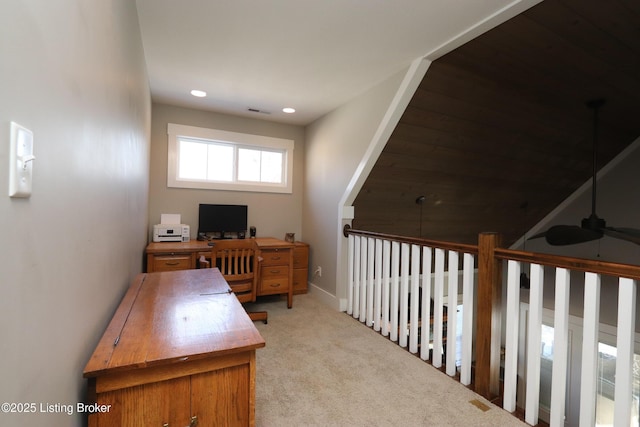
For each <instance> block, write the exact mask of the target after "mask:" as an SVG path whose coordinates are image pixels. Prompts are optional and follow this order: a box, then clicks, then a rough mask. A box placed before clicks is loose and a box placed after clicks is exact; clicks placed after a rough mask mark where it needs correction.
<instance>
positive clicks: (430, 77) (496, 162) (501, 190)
mask: <svg viewBox="0 0 640 427" xmlns="http://www.w3.org/2000/svg"><path fill="white" fill-rule="evenodd" d="M597 97H604V98H606V100H607V103H606V105H605V106H604V107H603V108H602V109H601V111H600V115H599V116H600V126H599V129H600V132H599V138H598V140H599V142H598V144H599V152H598V164H599V166H598V168H600V167H601V166H603V165H605V164H606V163H607V162H609V161H610V160H611V159H612V158H614V157H615V156H616V155H617V154H619V153H620V152H621V151H622V150H623V149H624V148H625V147H627V146H628V145H629V144H630V143H631V142H633V141H634V140H635V139H636V138H638V136H640V2H638V1H637V0H613V1H612V0H609V1H584V0H546V1H544V2H542V3H540V4H538V5H537V6H535V7H533V8H531V9H529V10H528V11H526V12H524V13H522V14H521V15H519V16H517V17H515V18H513V19H511V20H510V21H508V22H506V23H504V24H502V25H500V26H499V27H497V28H495V29H493V30H491V31H489V32H487V33H485V34H484V35H482V36H480V37H478V38H476V39H474V40H472V41H471V42H469V43H467V44H465V45H464V46H462V47H460V48H458V49H456V50H455V51H453V52H451V53H449V54H447V55H445V56H443V57H441V58H439V59H437V60H436V61H434V62H433V63H432V64H431V67H430V68H429V70H428V71H427V73H426V76H425V78H424V80H423V81H422V83H421V84H420V87H419V88H418V90H417V92H416V93H415V95H414V96H413V99H412V100H411V102H410V104H409V107H408V108H407V110H406V111H405V113H404V115H403V116H402V118H401V120H400V122H399V124H398V126H397V127H396V129H395V130H394V132H393V134H392V136H391V138H390V140H389V142H388V143H387V145H386V147H385V149H384V151H383V152H382V154H381V156H380V157H379V159H378V161H377V163H376V165H375V167H374V168H373V171H372V172H371V174H370V175H369V177H368V179H367V180H366V182H365V184H364V186H363V188H362V190H361V191H360V193H359V195H358V196H357V198H356V200H355V202H354V206H355V212H356V217H355V220H354V222H353V223H354V227H355V228H358V229H365V230H370V231H378V232H384V233H392V234H400V235H407V236H420V235H421V236H422V237H426V238H431V239H437V240H447V241H454V242H463V243H475V242H477V239H478V233H480V232H483V231H497V232H500V233H501V234H502V235H503V245H505V246H509V245H510V244H512V243H513V242H515V241H516V240H517V239H518V238H520V237H521V236H522V235H523V234H524V233H525V232H526V231H527V230H529V229H530V228H531V227H532V226H534V225H535V224H536V223H537V222H539V221H540V220H541V219H542V218H544V217H545V216H546V215H547V214H548V213H549V212H551V211H552V210H553V209H554V208H555V207H556V206H558V205H559V204H560V203H561V202H562V201H563V200H565V199H566V198H567V197H568V196H569V195H571V194H572V193H573V192H574V191H575V190H576V189H578V188H579V187H580V186H581V185H583V184H584V183H585V182H587V181H589V179H590V177H591V174H592V144H593V113H592V110H589V109H588V108H587V107H586V105H585V103H586V101H587V100H589V99H592V98H597ZM419 196H424V197H425V199H424V202H423V204H422V205H420V204H417V203H416V199H417V198H418V197H419ZM587 214H588V212H585V215H587ZM580 219H581V218H576V224H578V223H579V220H580Z"/></svg>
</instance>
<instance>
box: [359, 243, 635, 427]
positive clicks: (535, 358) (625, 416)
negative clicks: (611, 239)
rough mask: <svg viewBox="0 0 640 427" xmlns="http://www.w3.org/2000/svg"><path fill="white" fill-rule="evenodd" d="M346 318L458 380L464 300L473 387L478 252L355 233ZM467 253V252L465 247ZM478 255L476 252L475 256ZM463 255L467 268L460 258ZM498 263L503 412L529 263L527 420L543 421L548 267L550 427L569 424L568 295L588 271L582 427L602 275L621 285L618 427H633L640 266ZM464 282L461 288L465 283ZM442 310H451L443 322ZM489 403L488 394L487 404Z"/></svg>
mask: <svg viewBox="0 0 640 427" xmlns="http://www.w3.org/2000/svg"><path fill="white" fill-rule="evenodd" d="M346 235H347V238H348V254H347V260H348V281H347V287H348V289H347V313H348V314H350V315H351V316H353V317H354V318H357V319H359V320H360V321H361V322H363V323H365V324H366V325H367V326H369V327H372V328H373V329H374V330H376V331H379V332H380V333H381V335H383V336H388V337H389V339H390V340H391V341H393V342H397V343H398V345H399V346H401V347H405V348H407V349H408V351H409V352H411V353H413V354H416V355H418V356H419V357H420V358H421V359H422V360H425V361H428V360H431V363H432V365H433V366H434V367H437V368H440V367H441V366H442V363H443V356H445V355H446V360H445V368H446V369H445V371H446V373H447V374H448V375H450V376H455V375H456V374H457V372H458V371H457V366H456V365H457V361H456V354H457V353H458V351H457V350H458V349H457V348H456V347H457V339H456V338H457V337H456V330H457V316H456V309H457V305H458V301H459V298H460V297H462V306H463V318H462V325H461V326H462V336H461V342H460V345H461V348H460V352H459V353H460V354H461V363H460V370H459V373H460V382H461V383H462V384H465V385H469V384H471V382H472V378H471V367H472V363H473V359H474V355H473V353H472V349H473V341H474V336H473V333H474V323H473V319H474V311H475V310H476V307H475V305H474V294H475V293H476V292H477V283H476V280H475V278H476V275H475V273H474V271H475V270H474V264H475V259H476V258H475V257H476V256H477V250H478V249H477V247H475V248H474V247H471V246H470V245H458V244H447V243H446V242H433V241H428V240H423V239H415V238H403V237H399V236H387V235H381V234H378V233H369V232H360V231H358V232H355V231H354V232H349V233H346ZM460 247H462V248H463V249H458V248H460ZM474 249H475V250H474ZM461 257H462V267H460V265H459V264H460V262H459V261H460V258H461ZM493 257H494V259H495V260H496V261H506V263H505V264H506V268H507V275H506V278H507V280H506V284H505V285H506V288H507V289H506V297H507V301H506V310H505V311H504V313H502V315H503V316H505V322H504V323H505V324H506V331H505V338H504V341H503V343H502V345H503V346H504V361H503V363H504V365H503V367H504V377H503V387H504V388H503V407H504V409H505V410H507V411H509V412H514V411H515V410H516V405H517V402H518V401H519V399H518V395H517V394H518V387H517V385H518V364H519V362H520V363H521V364H522V363H523V361H522V360H520V361H519V360H518V357H519V354H522V349H519V343H520V342H521V339H520V337H519V333H520V330H521V328H520V323H521V322H522V319H520V304H521V298H520V273H521V271H522V268H523V263H527V264H528V265H529V268H530V274H531V279H530V291H529V318H528V324H527V331H526V335H527V340H528V341H527V344H526V348H527V352H528V353H527V354H526V355H525V357H526V377H525V378H523V380H524V383H525V385H526V394H525V397H524V399H520V400H524V402H525V406H524V408H523V409H524V414H525V421H526V422H527V423H528V424H530V425H536V424H537V423H538V414H539V402H540V353H541V327H542V312H543V292H542V290H543V289H544V276H545V268H547V269H552V270H553V272H554V273H555V274H554V276H550V277H554V279H553V280H555V282H554V286H555V296H554V298H555V301H554V329H553V330H554V355H553V367H552V378H551V381H552V382H551V384H552V386H551V393H552V394H551V399H550V402H551V406H550V413H549V417H550V425H551V426H552V427H554V426H563V425H564V423H565V412H566V408H565V402H566V401H567V393H568V390H567V384H568V382H569V381H568V371H567V369H568V366H569V353H568V348H569V345H568V344H569V295H570V288H571V285H572V284H571V283H570V277H571V272H572V271H578V272H583V273H584V280H583V281H582V280H581V281H580V283H575V284H574V285H573V286H580V287H583V288H584V314H583V337H582V343H583V344H582V354H581V359H582V365H581V367H580V369H581V372H580V376H581V378H582V381H581V388H580V391H579V394H580V420H579V423H580V425H586V426H592V425H595V412H596V396H597V390H596V382H597V360H598V341H599V340H598V332H599V316H600V313H599V307H600V280H601V275H602V274H607V275H608V276H614V277H617V278H618V288H619V294H618V322H617V358H616V381H615V391H614V393H615V401H614V417H615V418H614V425H615V426H624V427H626V426H628V425H629V420H630V418H631V412H630V411H631V407H632V386H633V384H632V381H633V357H634V338H635V336H634V335H635V317H636V294H637V280H638V279H640V267H638V266H629V265H623V264H614V263H603V262H598V261H589V260H581V259H575V258H567V257H555V256H551V255H544V254H533V253H528V252H518V251H509V250H506V249H495V250H494V252H493ZM460 275H461V276H462V286H461V287H460V286H459V285H460V283H459V279H458V278H459V276H460ZM445 307H447V312H446V315H445ZM485 397H486V396H485Z"/></svg>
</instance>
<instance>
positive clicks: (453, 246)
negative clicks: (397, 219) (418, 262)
mask: <svg viewBox="0 0 640 427" xmlns="http://www.w3.org/2000/svg"><path fill="white" fill-rule="evenodd" d="M343 233H344V237H349V235H350V234H353V235H354V236H364V237H375V238H379V239H385V240H390V241H394V242H399V243H410V244H417V245H424V246H430V247H432V248H438V249H446V250H452V251H458V252H464V253H470V254H474V255H477V254H478V245H469V244H466V243H454V242H444V241H440V240H431V239H423V238H419V237H407V236H399V235H396V234H386V233H378V232H375V231H365V230H356V229H353V228H351V227H350V226H349V225H348V224H347V225H345V226H344V228H343Z"/></svg>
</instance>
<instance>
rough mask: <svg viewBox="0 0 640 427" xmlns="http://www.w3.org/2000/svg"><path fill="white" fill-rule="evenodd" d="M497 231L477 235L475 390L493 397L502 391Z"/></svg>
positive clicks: (499, 268)
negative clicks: (496, 257) (496, 253)
mask: <svg viewBox="0 0 640 427" xmlns="http://www.w3.org/2000/svg"><path fill="white" fill-rule="evenodd" d="M500 243H501V238H500V235H499V234H498V233H481V234H480V235H479V237H478V307H477V318H476V319H477V321H476V369H475V391H476V393H478V394H480V395H482V396H484V397H485V398H487V399H489V400H491V399H493V398H495V397H497V396H498V395H499V393H500V339H501V309H502V303H501V300H502V263H501V262H500V261H498V260H496V259H495V256H494V250H495V248H497V247H500Z"/></svg>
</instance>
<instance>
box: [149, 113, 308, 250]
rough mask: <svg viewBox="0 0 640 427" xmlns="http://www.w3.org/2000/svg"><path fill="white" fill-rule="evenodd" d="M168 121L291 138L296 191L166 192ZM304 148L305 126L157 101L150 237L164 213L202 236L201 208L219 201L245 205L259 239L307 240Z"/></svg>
mask: <svg viewBox="0 0 640 427" xmlns="http://www.w3.org/2000/svg"><path fill="white" fill-rule="evenodd" d="M168 123H176V124H180V125H188V126H197V127H203V128H209V129H221V130H225V131H231V132H241V133H248V134H253V135H263V136H270V137H275V138H283V139H290V140H293V141H294V149H293V158H294V160H293V192H292V193H291V194H278V193H258V192H249V191H224V190H201V189H187V188H168V187H167V143H168V139H167V124H168ZM304 146H305V144H304V129H303V128H302V127H301V126H293V125H285V124H278V123H273V122H268V121H265V120H257V119H250V118H246V117H239V116H230V115H226V114H218V113H213V112H208V111H201V110H194V109H190V108H182V107H177V106H170V105H165V104H159V103H154V104H153V118H152V126H151V170H150V186H149V239H151V236H152V234H151V233H152V232H153V225H154V224H158V223H159V222H160V214H163V213H179V214H181V216H182V222H183V223H185V224H188V225H190V226H191V237H192V238H195V237H196V235H197V232H198V205H199V204H200V203H213V204H216V203H221V204H231V205H233V204H241V205H247V206H248V212H247V214H248V221H249V225H250V226H251V225H253V226H255V227H256V228H257V233H258V236H262V237H277V238H280V239H284V235H285V233H296V240H304V235H303V233H302V198H303V193H304V189H303V175H304V154H305V147H304Z"/></svg>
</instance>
